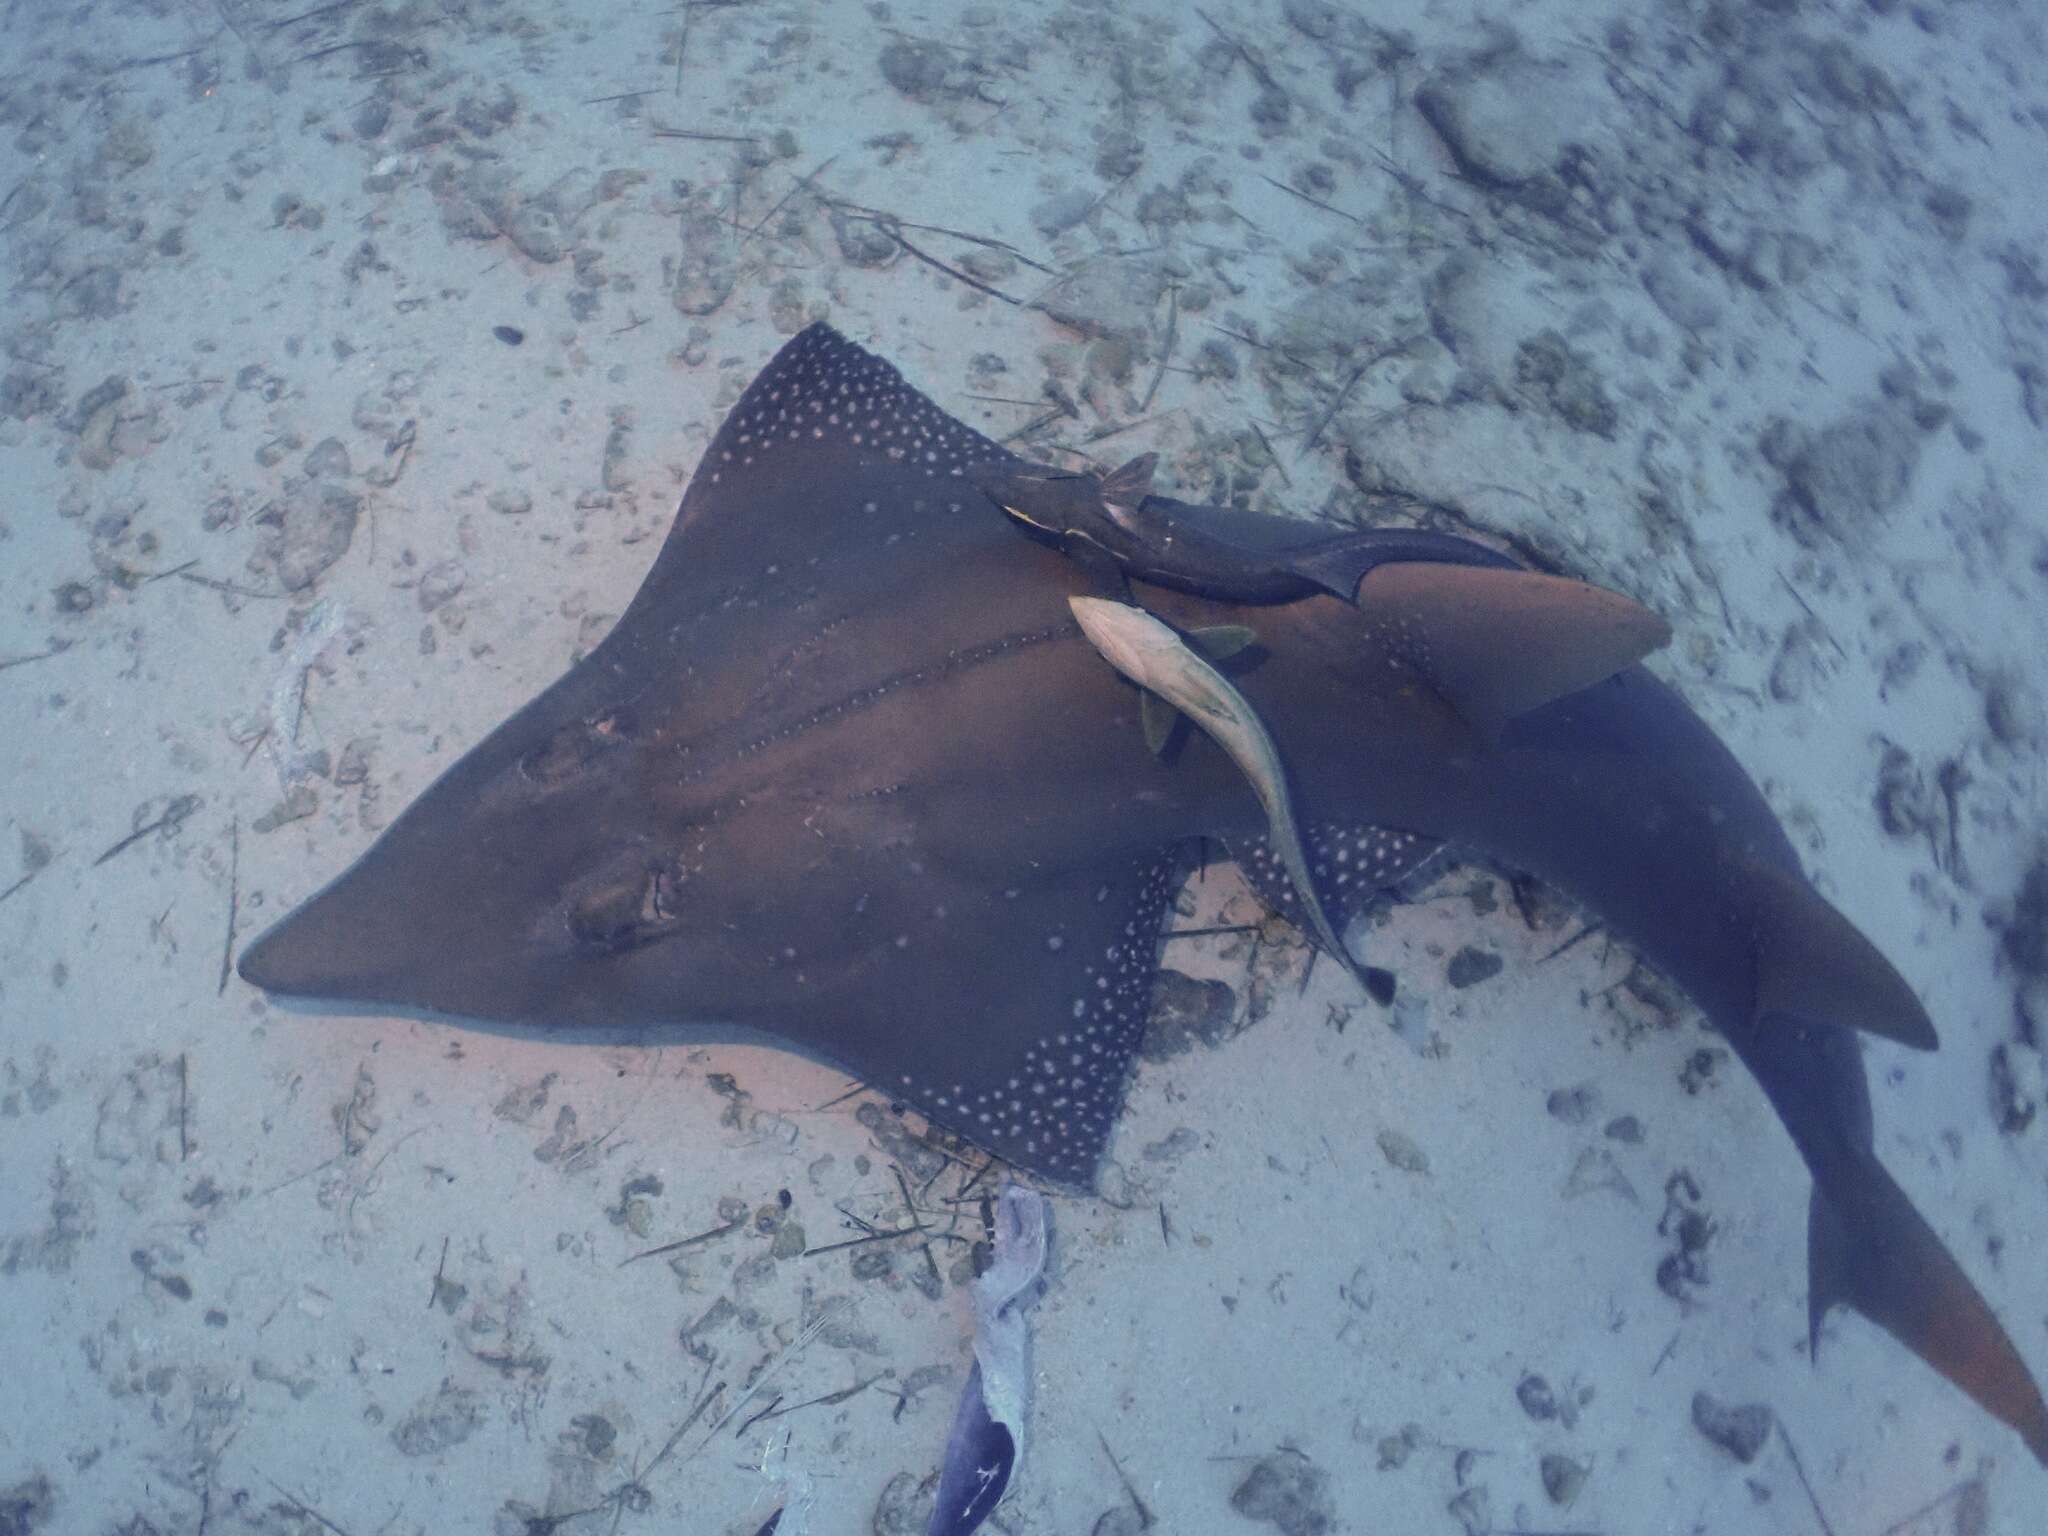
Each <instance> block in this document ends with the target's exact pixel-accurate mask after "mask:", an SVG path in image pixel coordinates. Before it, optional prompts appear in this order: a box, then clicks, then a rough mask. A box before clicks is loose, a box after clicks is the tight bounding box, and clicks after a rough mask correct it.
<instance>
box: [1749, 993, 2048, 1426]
mask: <svg viewBox="0 0 2048 1536" xmlns="http://www.w3.org/2000/svg"><path fill="white" fill-rule="evenodd" d="M1776 1022H1777V1024H1778V1025H1779V1026H1780V1027H1782V1026H1784V1024H1785V1023H1786V1021H1784V1020H1779V1021H1776ZM1851 1155H1852V1157H1853V1159H1854V1161H1853V1163H1852V1165H1851V1166H1850V1167H1849V1168H1848V1169H1845V1170H1840V1171H1839V1172H1838V1176H1835V1177H1830V1178H1828V1179H1826V1180H1825V1181H1822V1180H1821V1179H1820V1177H1819V1175H1818V1174H1816V1182H1815V1184H1814V1187H1813V1199H1812V1202H1811V1204H1810V1205H1809V1206H1808V1207H1807V1222H1806V1260H1807V1327H1808V1330H1809V1339H1810V1348H1811V1352H1812V1355H1813V1358H1814V1359H1815V1360H1816V1361H1817V1360H1818V1359H1819V1358H1820V1325H1821V1321H1822V1320H1823V1319H1824V1318H1825V1317H1826V1316H1827V1312H1828V1309H1829V1308H1830V1307H1832V1306H1835V1305H1836V1304H1838V1303H1840V1304H1842V1305H1845V1306H1849V1307H1853V1308H1855V1309H1856V1310H1857V1311H1858V1312H1861V1313H1862V1314H1863V1315H1864V1316H1865V1317H1867V1318H1869V1319H1870V1320H1871V1321H1872V1322H1873V1323H1876V1324H1877V1325H1878V1326H1879V1327H1880V1328H1882V1329H1884V1331H1885V1332H1887V1333H1889V1334H1890V1335H1891V1336H1892V1337H1893V1338H1895V1339H1897V1340H1898V1341H1899V1342H1900V1343H1901V1344H1903V1345H1905V1346H1906V1348H1908V1349H1910V1350H1912V1351H1913V1353H1914V1354H1916V1355H1918V1356H1919V1357H1920V1358H1921V1359H1922V1360H1925V1361H1926V1362H1927V1363H1928V1364H1929V1365H1931V1366H1933V1367H1934V1368H1935V1369H1936V1370H1937V1371H1939V1372H1941V1374H1942V1375H1944V1376H1946V1377H1947V1378H1948V1379H1949V1380H1950V1381H1952V1382H1954V1383H1955V1384H1956V1385H1957V1386H1958V1387H1961V1388H1962V1389H1963V1391H1964V1392H1966V1393H1968V1394H1969V1395H1970V1396H1971V1397H1973V1398H1975V1399H1976V1400H1977V1402H1978V1403H1980V1404H1981V1405H1982V1406H1983V1407H1984V1408H1985V1409H1986V1410H1987V1411H1989V1412H1991V1413H1993V1414H1995V1415H1997V1416H1998V1417H1999V1418H2001V1419H2003V1420H2004V1421H2005V1422H2006V1423H2008V1424H2010V1425H2011V1426H2012V1427H2013V1428H2014V1429H2016V1430H2018V1431H2019V1434H2020V1438H2021V1439H2022V1440H2024V1441H2025V1442H2026V1445H2027V1449H2028V1450H2030V1451H2032V1452H2033V1453H2034V1459H2035V1460H2037V1461H2039V1462H2040V1463H2041V1464H2042V1465H2043V1466H2048V1404H2044V1403H2043V1402H2042V1399H2041V1389H2040V1388H2039V1387H2037V1386H2036V1385H2035V1384H2034V1379H2033V1377H2032V1376H2031V1375H2029V1374H2028V1372H2027V1366H2026V1362H2025V1361H2023V1360H2022V1359H2021V1358H2020V1356H2019V1351H2018V1350H2017V1349H2015V1348H2014V1347H2013V1342H2012V1340H2011V1339H2010V1338H2009V1337H2007V1335H2006V1332H2005V1329H2004V1328H2002V1327H2001V1326H1999V1322H1998V1319H1997V1317H1996V1316H1995V1315H1994V1314H1993V1313H1992V1311H1991V1308H1990V1306H1989V1304H1987V1303H1986V1302H1985V1300H1984V1298H1983V1297H1982V1296H1981V1295H1979V1294H1978V1292H1977V1288H1976V1287H1975V1286H1974V1285H1972V1284H1971V1283H1970V1280H1969V1277H1968V1276H1967V1275H1965V1274H1964V1273H1963V1271H1962V1267H1961V1266H1960V1265H1958V1264H1957V1263H1956V1261H1955V1259H1954V1258H1953V1257H1952V1256H1951V1255H1950V1254H1949V1251H1948V1249H1946V1248H1945V1247H1943V1246H1942V1242H1941V1239H1940V1238H1939V1237H1937V1236H1935V1234H1934V1229H1933V1228H1932V1227H1930V1226H1928V1225H1927V1222H1926V1220H1925V1219H1924V1218H1923V1217H1922V1216H1921V1215H1920V1213H1919V1212H1918V1211H1916V1210H1914V1209H1913V1203H1912V1201H1910V1200H1908V1199H1907V1198H1906V1193H1905V1191H1904V1190H1902V1189H1900V1188H1899V1186H1898V1184H1897V1183H1896V1182H1895V1181H1894V1180H1893V1179H1892V1176H1891V1175H1890V1174H1889V1173H1887V1172H1886V1171H1885V1169H1884V1165H1883V1164H1881V1163H1880V1162H1878V1160H1877V1158H1876V1157H1875V1156H1874V1155H1872V1154H1871V1153H1869V1152H1863V1153H1860V1154H1851Z"/></svg>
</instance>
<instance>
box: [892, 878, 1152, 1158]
mask: <svg viewBox="0 0 2048 1536" xmlns="http://www.w3.org/2000/svg"><path fill="white" fill-rule="evenodd" d="M1182 873H1183V870H1182V863H1181V860H1180V858H1179V857H1178V853H1177V851H1176V852H1174V853H1169V854H1164V855H1161V856H1159V857H1156V858H1153V859H1148V860H1147V861H1146V862H1145V863H1144V864H1143V865H1141V866H1138V867H1137V868H1135V869H1133V870H1132V872H1131V874H1130V876H1129V877H1127V878H1125V879H1122V880H1117V881H1114V882H1112V883H1110V884H1108V885H1104V886H1102V887H1101V888H1100V889H1099V890H1098V891H1096V892H1095V893H1093V894H1094V896H1095V900H1093V901H1088V900H1085V899H1084V900H1083V901H1082V902H1081V903H1080V904H1079V905H1078V908H1073V907H1070V908H1069V910H1068V912H1067V914H1066V916H1067V918H1068V921H1067V924H1066V926H1067V928H1068V930H1069V938H1068V940H1067V941H1063V942H1060V943H1057V944H1055V943H1053V942H1051V941H1050V939H1048V941H1047V942H1046V943H1045V945H1044V947H1043V951H1042V952H1043V954H1045V955H1046V956H1048V957H1051V958H1050V959H1049V960H1048V961H1047V962H1045V964H1044V965H1042V966H1040V967H1038V968H1036V969H1033V970H1031V971H1030V972H1029V973H1028V976H1026V977H1020V978H1013V980H1012V985H1016V984H1019V982H1022V983H1025V984H1027V985H1028V984H1029V983H1032V982H1038V983H1043V982H1044V981H1045V980H1047V979H1048V978H1053V977H1057V978H1060V979H1063V980H1064V981H1065V982H1066V984H1067V987H1068V994H1067V1003H1066V1006H1064V1007H1062V1006H1058V1005H1053V1006H1051V1007H1049V1008H1048V1009H1047V1013H1048V1015H1049V1016H1048V1018H1047V1019H1046V1023H1047V1024H1048V1025H1062V1026H1063V1027H1058V1028H1052V1029H1050V1030H1049V1031H1048V1032H1047V1033H1045V1034H1041V1035H1039V1036H1038V1037H1037V1038H1036V1039H1035V1040H1034V1041H1033V1042H1032V1043H1031V1044H1030V1045H1029V1046H1027V1047H1026V1048H1025V1050H1024V1053H1023V1056H1022V1057H1021V1059H1017V1060H1013V1061H1011V1062H1010V1063H1008V1064H1007V1065H1005V1064H1004V1063H1003V1062H1001V1061H1000V1060H999V1059H997V1054H996V1052H995V1051H994V1050H991V1053H990V1055H989V1057H988V1058H987V1060H986V1063H985V1067H986V1071H985V1072H984V1073H983V1075H981V1076H979V1077H976V1078H975V1079H974V1080H972V1081H954V1082H930V1081H926V1080H924V1079H922V1078H920V1077H918V1076H917V1075H915V1074H913V1073H908V1072H906V1073H902V1074H900V1076H899V1079H898V1081H897V1082H896V1083H895V1084H893V1085H892V1091H893V1092H895V1093H896V1094H897V1096H898V1097H900V1098H902V1099H903V1100H904V1101H905V1102H906V1103H908V1104H910V1105H911V1106H912V1107H913V1108H915V1109H917V1110H918V1111H919V1112H920V1113H922V1114H924V1115H927V1116H928V1117H930V1118H931V1119H932V1120H934V1121H936V1122H937V1123H939V1124H940V1125H944V1126H947V1127H948V1128H950V1129H952V1130H954V1131H956V1132H958V1133H959V1134H960V1135H962V1136H964V1137H965V1138H967V1139H968V1140H969V1141H971V1142H973V1143H974V1144H975V1145H976V1146H978V1147H980V1148H982V1149H983V1150H984V1151H987V1152H992V1153H994V1154H995V1155H996V1156H998V1157H1000V1158H1002V1159H1003V1160H1004V1161H1006V1162H1009V1163H1013V1164H1015V1165H1016V1166H1018V1167H1019V1168H1024V1169H1028V1170H1029V1171H1031V1172H1033V1173H1037V1174H1040V1175H1043V1176H1044V1177H1046V1178H1050V1179H1056V1180H1058V1181H1060V1182H1061V1183H1065V1184H1075V1185H1081V1186H1083V1187H1090V1188H1092V1187H1093V1185H1094V1182H1095V1171H1096V1165H1097V1164H1098V1163H1100V1162H1101V1160H1102V1153H1103V1149H1104V1148H1105V1147H1107V1146H1108V1144H1109V1137H1110V1132H1111V1130H1112V1129H1113V1128H1114V1126H1115V1124H1116V1118H1117V1116H1118V1114H1119V1113H1121V1111H1122V1109H1123V1103H1124V1093H1125V1090H1126V1088H1127V1087H1128V1085H1129V1082H1130V1075H1131V1063H1132V1061H1133V1059H1134V1058H1135V1057H1136V1055H1137V1050H1138V1042H1139V1040H1140V1039H1141V1038H1142V1037H1143V1035H1144V1033H1145V1024H1146V1021H1147V1020H1148V1019H1149V1018H1150V1017H1151V1013H1152V994H1153V990H1154V987H1155V985H1156V983H1157V981H1158V979H1159V942H1160V922H1161V919H1162V918H1163V917H1164V916H1165V913H1166V906H1167V903H1168V902H1169V901H1170V900H1171V899H1172V897H1173V893H1174V891H1175V890H1176V889H1177V888H1178V886H1179V884H1180V878H1181V875H1182ZM1104 909H1106V915H1107V916H1108V917H1109V918H1110V919H1111V926H1110V927H1109V928H1108V930H1107V933H1108V934H1109V935H1112V936H1111V937H1108V938H1107V941H1106V942H1103V941H1102V940H1101V937H1100V936H1102V935H1103V934H1104V932H1105V930H1104V929H1103V927H1102V925H1101V923H1100V921H1099V915H1104ZM1118 918H1121V921H1117V919H1118ZM1077 928H1078V929H1082V930H1083V931H1088V930H1092V932H1093V934H1094V935H1095V936H1097V942H1094V943H1087V944H1084V943H1081V942H1078V941H1074V940H1072V939H1071V934H1072V931H1073V930H1074V929H1077ZM1053 937H1059V935H1054V936H1053ZM1030 990H1031V991H1033V992H1036V993H1037V994H1038V995H1039V996H1040V997H1043V996H1044V992H1043V990H1042V987H1040V986H1031V987H1030ZM990 1043H991V1046H992V1047H993V1046H995V1045H996V1044H997V1043H998V1042H997V1041H994V1040H992V1041H991V1042H990Z"/></svg>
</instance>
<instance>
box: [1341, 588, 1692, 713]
mask: <svg viewBox="0 0 2048 1536" xmlns="http://www.w3.org/2000/svg"><path fill="white" fill-rule="evenodd" d="M1357 601H1358V607H1359V611H1360V612H1362V613H1364V614H1365V615H1366V616H1367V617H1368V618H1369V619H1371V620H1372V621H1373V622H1374V623H1375V624H1377V625H1379V626H1380V627H1381V634H1382V636H1383V638H1384V639H1385V640H1386V642H1387V644H1388V645H1389V646H1390V647H1391V648H1393V649H1394V650H1395V651H1396V652H1397V653H1399V654H1401V655H1403V656H1405V657H1406V658H1407V659H1408V661H1409V662H1410V663H1412V664H1413V665H1414V666H1415V667H1416V668H1417V669H1418V670H1420V671H1421V672H1422V673H1423V674H1424V675H1425V676H1427V677H1428V678H1429V680H1430V683H1431V684H1432V685H1433V686H1434V687H1435V688H1436V690H1437V691H1438V692H1439V693H1441V694H1442V695H1443V696H1444V699H1445V701H1446V702H1448V703H1449V704H1450V705H1451V706H1452V707H1453V708H1454V709H1456V710H1457V711H1458V713H1459V714H1461V715H1462V716H1464V717H1465V720H1466V722H1467V723H1468V724H1470V725H1471V726H1472V728H1473V729H1474V730H1476V731H1477V732H1478V733H1479V734H1480V735H1481V736H1482V737H1484V738H1486V739H1487V740H1489V741H1490V740H1492V739H1493V738H1494V737H1495V736H1497V735H1498V734H1499V732H1500V729H1501V727H1502V726H1503V725H1505V724H1506V723H1507V722H1508V721H1510V720H1512V719H1513V718H1514V717H1515V716H1516V715H1519V714H1521V713H1523V712H1524V711H1526V710H1531V709H1534V708H1536V707H1537V706H1538V705H1541V704H1548V703H1549V702H1550V701H1551V700H1553V699H1560V698H1563V697H1564V696H1565V695H1566V694H1570V693H1577V692H1578V691H1579V690H1580V689H1581V688H1587V687H1591V686H1592V685H1593V684H1594V683H1597V682H1599V681H1601V680H1602V679H1603V678H1608V677H1612V676H1613V675H1614V674H1615V673H1617V672H1619V671H1620V670H1621V669H1622V668H1624V667H1627V666H1631V665H1633V664H1634V663H1635V662H1638V661H1640V660H1641V659H1642V658H1643V657H1645V656H1647V655H1648V654H1649V653H1650V652H1651V651H1654V650H1656V649H1657V648H1658V647H1659V646H1661V645H1663V644H1664V643H1665V642H1666V641H1668V640H1669V639H1670V638H1671V626H1670V625H1669V624H1667V623H1665V622H1664V620H1663V619H1662V618H1661V617H1659V616H1658V615H1657V614H1654V613H1652V612H1651V611H1650V610H1649V609H1647V608H1645V607H1644V606H1643V605H1642V604H1641V603H1638V602H1637V601H1635V599H1633V598H1629V597H1624V596H1622V595H1621V594H1620V593H1619V592H1610V591H1608V590H1607V589H1606V588H1604V587H1596V586H1593V585H1591V584H1590V583H1588V582H1583V581H1573V580H1571V579H1569V578H1567V577H1563V576H1546V575H1543V574H1542V573H1540V572H1537V571H1512V570H1502V569H1497V568H1494V567H1492V566H1483V565H1445V564H1438V563H1436V562H1433V561H1420V560H1401V561H1389V562H1388V563H1387V564H1385V565H1380V566H1376V567H1374V568H1373V569H1372V570H1371V571H1369V572H1367V573H1366V576H1365V579H1364V580H1363V581H1361V582H1360V583H1359V584H1358V599H1357Z"/></svg>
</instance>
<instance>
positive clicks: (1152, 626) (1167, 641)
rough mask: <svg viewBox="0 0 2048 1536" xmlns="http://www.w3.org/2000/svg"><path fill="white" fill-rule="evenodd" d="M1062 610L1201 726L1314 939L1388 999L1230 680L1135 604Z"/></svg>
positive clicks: (1109, 656)
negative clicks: (1345, 922) (1345, 929)
mask: <svg viewBox="0 0 2048 1536" xmlns="http://www.w3.org/2000/svg"><path fill="white" fill-rule="evenodd" d="M1067 606H1068V607H1069V608H1070V609H1072V610H1073V614H1074V619H1075V622H1076V623H1078V624H1079V625H1080V626H1081V632H1082V633H1083V634H1085V635H1086V636H1087V637H1088V642H1089V644H1091V645H1093V646H1094V647H1095V649H1096V650H1097V651H1099V652H1101V653H1102V658H1103V660H1105V661H1107V662H1108V663H1109V664H1110V665H1111V666H1112V667H1114V668H1116V670H1117V671H1119V672H1121V673H1122V674H1123V675H1124V676H1125V677H1127V678H1129V679H1130V680H1131V681H1132V682H1134V683H1136V684H1137V685H1138V686H1139V687H1140V688H1143V689H1145V690H1147V692H1148V693H1151V694H1156V695H1158V696H1159V697H1160V698H1162V699H1164V700H1166V701H1167V703H1169V704H1171V705H1172V706H1173V707H1174V708H1175V709H1177V710H1179V711H1180V712H1181V713H1182V714H1183V715H1186V716H1187V717H1188V718H1189V719H1191V720H1193V721H1194V722H1195V724H1196V725H1198V726H1200V727H1201V728H1202V730H1203V731H1205V732H1206V733H1207V734H1208V735H1209V736H1210V738H1211V739H1213V740H1214V741H1215V742H1216V744H1217V745H1218V746H1220V747H1222V748H1223V750H1224V751H1226V752H1228V753H1229V754H1230V757H1231V760H1232V761H1233V762H1235V763H1236V764H1237V766H1238V767H1239V768H1241V769H1242V770H1243V771H1244V776H1245V778H1246V779H1247V780H1248V781H1249V782H1250V784H1251V786H1252V791H1253V793H1255V794H1256V795H1257V796H1258V797H1259V804H1260V806H1262V807H1263V808H1264V810H1265V812H1266V829H1267V830H1266V835H1267V838H1268V840H1269V842H1270V844H1271V846H1272V848H1273V851H1274V853H1275V854H1276V855H1277V856H1278V858H1279V860H1280V863H1281V867H1282V868H1284V869H1285V870H1286V871H1287V877H1288V880H1289V881H1290V882H1291V883H1292V885H1293V887H1294V891H1295V894H1296V896H1297V898H1298V899H1299V900H1300V902H1301V906H1302V910H1303V913H1304V914H1305V915H1306V916H1307V918H1308V920H1309V923H1310V925H1311V927H1312V928H1313V930H1314V932H1315V936H1316V941H1317V943H1318V944H1320V945H1321V946H1322V948H1323V949H1324V950H1325V951H1326V952H1327V953H1328V954H1329V955H1330V957H1331V958H1332V959H1334V960H1336V961H1337V962H1338V963H1339V964H1341V965H1342V966H1343V967H1344V968H1345V970H1347V971H1349V972H1350V973H1351V975H1352V977H1353V978H1354V979H1355V980H1356V981H1357V982H1358V984H1359V986H1361V987H1363V988H1365V989H1366V990H1367V991H1368V992H1369V993H1371V994H1372V995H1374V996H1375V997H1378V998H1379V999H1380V1000H1381V1001H1382V1002H1384V1001H1387V1000H1388V995H1387V994H1388V988H1387V981H1388V980H1390V979H1391V978H1387V979H1385V980H1383V979H1380V978H1381V977H1384V976H1385V973H1384V972H1382V973H1380V976H1379V977H1374V978H1373V979H1370V980H1368V978H1367V975H1366V971H1365V968H1364V967H1362V966H1361V965H1360V964H1359V963H1358V960H1357V958H1356V957H1355V956H1354V955H1353V954H1352V953H1351V951H1350V949H1349V948H1347V947H1346V945H1345V943H1344V941H1343V940H1342V939H1341V938H1339V937H1338V936H1337V932H1336V929H1335V928H1333V927H1332V926H1331V923H1330V918H1329V914H1328V913H1327V912H1325V911H1324V910H1323V902H1322V898H1321V896H1320V895H1319V894H1318V893H1317V891H1316V883H1315V877H1314V876H1313V875H1311V874H1310V873H1309V866H1308V856H1307V855H1306V854H1305V853H1303V852H1302V848H1301V835H1300V832H1299V831H1298V830H1297V828H1296V826H1295V821H1294V807H1293V803H1292V800H1291V797H1290V796H1289V794H1288V789H1287V770H1286V768H1285V767H1284V766H1283V765H1282V763H1281V761H1280V749H1279V748H1278V747H1276V746H1274V745H1273V738H1272V737H1271V736H1270V735H1268V734H1267V732H1266V728H1265V726H1264V725H1262V724H1261V723H1260V721H1259V717H1258V713H1257V711H1255V710H1254V709H1253V708H1252V707H1251V705H1250V704H1248V703H1247V702H1246V701H1245V697H1244V695H1243V694H1241V693H1239V692H1238V691H1237V689H1236V688H1234V687H1232V686H1231V682H1230V679H1229V678H1227V677H1225V676H1224V675H1223V674H1222V673H1221V672H1218V671H1217V670H1216V669H1215V668H1214V667H1212V666H1211V665H1209V663H1208V662H1206V661H1204V660H1203V659H1202V658H1201V657H1200V656H1199V655H1197V654H1196V652H1195V650H1194V648H1193V647H1192V646H1190V645H1188V643H1187V642H1186V641H1184V640H1182V639H1181V637H1180V636H1179V635H1177V634H1176V633H1174V631H1173V630H1172V628H1170V627H1169V626H1168V625H1165V624H1162V623H1160V621H1159V620H1157V619H1155V618H1154V617H1152V615H1151V614H1149V613H1147V612H1146V611H1145V610H1144V609H1142V608H1139V607H1137V606H1136V605H1135V604H1132V603H1120V602H1116V601H1113V600H1112V599H1109V598H1104V597H1070V598H1068V599H1067Z"/></svg>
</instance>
